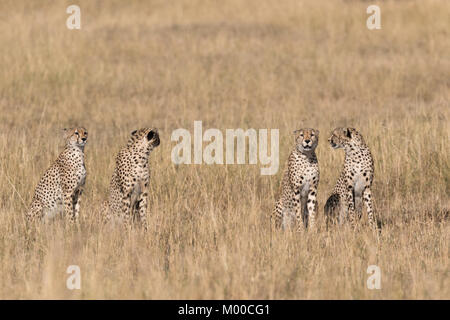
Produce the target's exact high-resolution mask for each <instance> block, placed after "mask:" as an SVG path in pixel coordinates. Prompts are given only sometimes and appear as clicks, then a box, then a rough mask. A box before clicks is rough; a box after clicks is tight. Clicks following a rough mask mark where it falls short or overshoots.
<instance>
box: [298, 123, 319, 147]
mask: <svg viewBox="0 0 450 320" xmlns="http://www.w3.org/2000/svg"><path fill="white" fill-rule="evenodd" d="M294 134H295V135H296V137H295V143H296V145H297V150H298V151H300V152H310V151H313V150H314V149H316V147H317V144H318V143H319V130H316V129H309V128H306V129H299V130H295V131H294Z"/></svg>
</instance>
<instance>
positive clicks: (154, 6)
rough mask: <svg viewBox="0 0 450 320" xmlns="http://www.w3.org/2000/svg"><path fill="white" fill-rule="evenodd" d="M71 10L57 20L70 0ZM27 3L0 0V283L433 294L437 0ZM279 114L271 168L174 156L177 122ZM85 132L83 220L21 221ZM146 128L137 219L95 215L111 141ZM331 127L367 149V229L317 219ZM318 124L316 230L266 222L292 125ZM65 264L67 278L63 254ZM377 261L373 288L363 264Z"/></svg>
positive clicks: (440, 199)
mask: <svg viewBox="0 0 450 320" xmlns="http://www.w3.org/2000/svg"><path fill="white" fill-rule="evenodd" d="M73 3H76V4H78V5H79V6H80V8H81V23H82V25H81V30H68V29H67V28H66V25H65V21H66V19H67V17H68V14H66V12H65V11H66V7H67V6H68V5H70V4H73ZM369 4H372V3H369V2H363V1H320V0H319V1H318V0H314V1H300V0H286V1H275V0H273V1H272V0H268V1H266V0H265V1H259V0H250V1H237V0H229V1H200V0H189V1H188V0H185V1H177V2H168V1H164V0H159V1H119V0H117V1H92V0H89V1H88V0H77V1H50V0H48V1H44V0H40V1H25V0H19V1H17V0H2V1H1V3H0V30H1V32H0V44H1V45H0V66H1V72H0V111H1V112H0V119H1V120H0V176H1V180H0V197H1V202H0V298H2V299H6V298H9V299H16V298H19V299H27V298H32V299H37V298H43V299H48V298H62V299H74V298H75V299H78V298H80V299H92V298H95V299H103V298H106V299H109V298H125V299H127V298H137V299H141V298H143V299H156V298H158V299H203V298H211V299H222V298H223V299H315V298H326V299H394V298H395V299H397V298H400V299H403V298H408V299H416V298H426V299H443V298H446V299H449V298H450V277H449V207H450V203H449V196H448V195H449V193H450V190H449V189H450V187H449V185H450V165H449V164H450V161H449V151H448V150H449V125H448V121H449V101H450V99H449V98H450V90H449V88H450V77H449V75H450V56H449V52H450V33H449V28H448V27H449V24H448V17H449V14H450V2H448V1H445V0H442V1H437V0H431V1H383V2H378V3H375V4H379V5H380V7H381V23H382V29H381V30H375V31H370V30H368V29H367V28H366V19H367V17H368V15H367V14H366V8H367V6H368V5H369ZM194 120H202V121H203V127H204V128H218V129H221V130H225V129H227V128H243V129H248V128H255V129H259V128H269V129H270V128H279V129H280V170H279V171H278V173H277V174H276V175H274V176H261V175H260V173H259V166H255V165H223V166H221V165H181V166H175V165H174V164H172V162H171V158H170V154H171V150H172V147H173V146H174V145H175V143H174V142H171V141H170V135H171V133H172V131H173V130H174V129H176V128H186V129H189V130H190V131H191V132H192V130H193V129H192V128H193V121H194ZM71 125H83V126H85V127H86V128H87V129H88V131H89V134H90V136H89V141H88V145H87V147H86V166H87V170H88V176H87V182H86V190H85V193H84V195H83V198H82V203H81V206H82V207H81V212H80V215H81V217H80V224H79V227H78V228H69V227H67V226H64V225H63V224H61V223H59V222H55V223H52V224H49V225H43V226H41V227H39V228H37V230H36V232H35V233H34V234H33V238H32V239H31V240H29V239H28V240H27V237H26V236H25V235H26V228H25V223H24V219H23V217H24V212H25V210H26V208H27V206H28V205H29V204H30V201H31V197H32V195H33V191H34V188H35V186H36V184H37V182H38V181H39V178H40V176H41V174H42V173H43V172H44V171H45V169H46V168H47V167H48V166H49V165H50V164H51V162H52V161H54V159H55V158H56V157H57V155H58V153H59V152H60V151H61V147H62V137H61V135H60V129H61V128H64V127H68V126H71ZM149 125H151V126H155V127H158V128H160V134H161V146H160V147H159V148H157V149H155V151H154V152H153V153H152V155H151V160H150V162H151V167H152V177H151V187H150V199H149V200H150V207H149V212H148V216H149V231H148V233H147V234H143V233H142V232H140V231H137V230H132V231H131V232H129V233H126V232H123V231H122V230H121V229H120V228H119V229H113V230H109V229H105V228H104V227H103V226H102V225H101V224H100V223H99V221H98V214H97V211H96V210H97V208H98V206H99V204H100V203H101V201H102V200H103V199H105V197H106V194H107V188H108V184H109V179H110V177H111V174H112V172H113V168H114V157H115V155H116V153H117V152H118V150H119V149H120V147H121V146H122V145H124V144H125V142H126V140H127V138H128V135H129V133H130V132H131V131H132V130H134V129H137V128H139V127H142V126H149ZM336 126H353V127H355V128H358V129H359V130H360V131H361V132H362V134H363V135H364V137H365V139H366V142H367V143H368V145H369V146H370V148H371V150H372V153H373V155H374V158H375V170H376V175H375V181H374V186H373V188H374V190H373V192H374V199H375V210H376V214H377V217H378V220H379V221H380V223H381V224H382V228H381V232H380V236H379V241H377V239H376V237H374V235H373V234H372V233H371V232H370V231H369V229H368V228H367V226H366V225H365V217H363V220H362V222H361V223H362V227H361V228H360V230H359V231H358V232H354V231H353V230H351V229H350V228H349V227H347V226H343V227H340V228H332V229H330V230H328V231H327V230H326V229H325V228H324V223H323V210H322V209H323V205H324V203H325V201H326V198H327V195H328V194H329V192H330V191H331V190H332V188H333V185H334V182H335V181H336V179H337V177H338V175H339V171H340V169H341V166H342V162H343V153H342V151H335V150H332V149H331V148H330V147H329V145H328V143H327V141H326V140H327V138H328V135H329V132H330V131H331V129H333V128H334V127H336ZM301 127H314V128H317V129H319V130H320V131H321V135H320V141H319V146H318V148H317V155H318V159H319V164H320V169H321V180H320V185H319V216H318V219H319V221H318V224H319V230H318V231H317V232H305V233H303V234H296V233H289V232H284V233H283V232H281V233H275V232H271V231H270V225H269V220H268V217H269V214H270V212H271V210H272V207H273V205H274V202H275V198H276V196H277V194H278V192H279V186H280V180H281V175H282V170H283V168H284V162H285V160H286V158H287V155H288V153H289V152H290V150H291V148H292V143H293V137H292V135H291V132H292V131H293V130H294V129H298V128H301ZM69 265H78V266H80V269H81V279H82V280H81V289H80V290H73V291H71V290H68V289H67V288H66V279H67V278H68V276H69V275H68V274H66V269H67V267H68V266H69ZM369 265H377V266H379V267H380V269H381V286H382V287H381V289H380V290H369V289H368V288H367V286H366V280H367V278H368V277H369V275H368V274H367V272H366V271H367V267H368V266H369Z"/></svg>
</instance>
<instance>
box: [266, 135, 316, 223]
mask: <svg viewBox="0 0 450 320" xmlns="http://www.w3.org/2000/svg"><path fill="white" fill-rule="evenodd" d="M294 134H295V135H296V138H295V147H294V149H293V150H292V152H291V154H290V155H289V158H288V161H287V167H286V169H285V171H284V176H283V181H282V184H281V195H280V197H279V199H278V201H277V202H276V205H275V208H274V210H273V212H272V221H273V222H274V224H275V226H277V227H280V226H281V228H282V229H283V230H284V229H287V228H291V227H292V226H293V224H295V223H296V224H297V231H301V230H302V229H303V225H302V219H303V224H304V226H305V227H306V228H308V225H309V228H313V227H314V224H315V215H316V197H317V187H318V184H319V164H318V162H317V157H316V153H315V149H316V147H317V144H318V142H319V131H318V130H316V129H309V128H307V129H299V130H296V131H294Z"/></svg>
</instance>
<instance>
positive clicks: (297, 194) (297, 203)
mask: <svg viewBox="0 0 450 320" xmlns="http://www.w3.org/2000/svg"><path fill="white" fill-rule="evenodd" d="M302 211H304V210H302V198H301V189H300V188H298V189H294V212H295V220H296V223H297V232H302V231H303V217H302V215H303V214H304V212H302Z"/></svg>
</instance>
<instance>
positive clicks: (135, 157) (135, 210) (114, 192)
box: [102, 128, 160, 230]
mask: <svg viewBox="0 0 450 320" xmlns="http://www.w3.org/2000/svg"><path fill="white" fill-rule="evenodd" d="M159 144H160V140H159V134H158V130H157V129H153V128H143V129H139V130H134V131H133V132H132V133H131V136H130V138H129V140H128V143H127V145H126V146H125V147H124V148H122V149H121V150H120V152H119V154H118V155H117V157H116V168H115V169H114V173H113V176H112V178H111V183H110V186H109V196H108V200H107V201H106V202H105V203H104V204H103V207H102V211H103V218H104V220H105V221H106V222H108V221H111V220H115V221H117V220H118V221H122V222H124V223H125V225H130V223H131V220H132V219H133V218H135V217H136V218H138V219H139V220H140V222H141V224H142V225H143V226H144V229H145V230H147V195H148V193H147V189H148V186H149V181H150V168H149V164H148V162H149V156H150V152H151V151H152V150H153V149H154V148H156V147H157V146H159ZM136 215H137V216H136Z"/></svg>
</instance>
